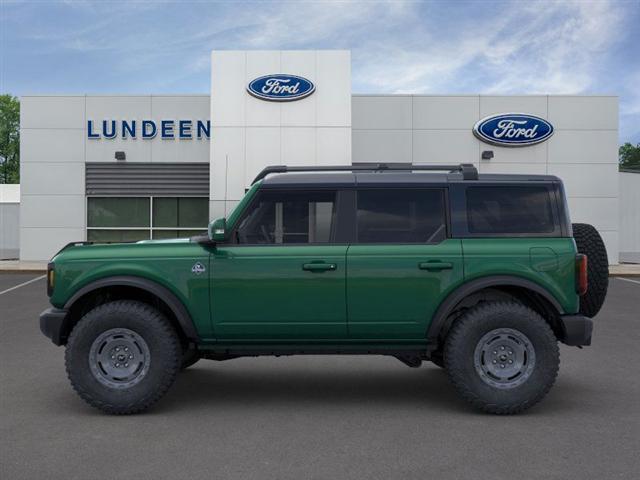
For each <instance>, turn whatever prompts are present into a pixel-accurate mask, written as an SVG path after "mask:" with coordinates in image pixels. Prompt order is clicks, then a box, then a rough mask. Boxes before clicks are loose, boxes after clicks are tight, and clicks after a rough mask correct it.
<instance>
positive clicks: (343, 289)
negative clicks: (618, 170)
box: [51, 182, 579, 349]
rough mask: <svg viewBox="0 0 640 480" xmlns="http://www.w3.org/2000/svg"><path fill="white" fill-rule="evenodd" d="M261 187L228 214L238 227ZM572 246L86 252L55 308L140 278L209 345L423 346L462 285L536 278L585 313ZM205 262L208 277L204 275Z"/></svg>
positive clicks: (473, 243) (62, 257)
mask: <svg viewBox="0 0 640 480" xmlns="http://www.w3.org/2000/svg"><path fill="white" fill-rule="evenodd" d="M259 187H260V182H258V183H257V184H255V185H254V186H253V187H252V188H251V189H250V190H249V192H247V194H246V195H245V197H244V199H243V200H242V201H241V202H240V204H239V205H238V206H237V207H236V209H235V210H234V211H233V212H232V214H231V215H230V216H229V217H228V219H227V222H226V226H227V229H226V230H227V232H230V231H232V229H233V227H234V226H235V224H236V223H237V221H238V220H239V218H240V216H241V215H242V213H243V211H244V210H245V209H246V208H247V207H248V206H249V204H250V202H251V200H252V199H253V197H254V196H255V194H256V192H257V191H258V189H259ZM575 255H576V246H575V242H574V240H573V239H572V238H541V237H538V238H531V237H528V238H525V237H521V238H485V239H481V238H477V239H475V238H465V239H448V240H445V241H443V242H441V243H439V244H436V245H417V244H410V245H401V244H398V245H388V244H387V245H378V244H357V245H356V244H354V245H346V244H344V245H318V244H316V245H302V244H301V245H264V246H250V245H234V244H223V243H219V244H217V245H213V244H199V243H195V242H191V241H189V240H187V239H178V240H163V241H144V242H139V243H133V244H111V245H78V246H71V247H68V248H66V249H64V250H63V251H62V252H61V253H59V254H58V255H57V256H56V257H55V258H54V259H53V261H54V264H55V288H54V291H53V295H52V297H51V303H52V304H53V305H54V306H56V307H58V308H63V307H64V306H65V304H66V303H67V302H68V301H69V299H70V298H71V297H72V296H73V295H74V294H75V293H76V292H77V291H78V290H80V289H81V288H83V287H84V286H86V285H88V284H90V283H91V282H94V281H96V280H100V279H103V278H107V277H113V276H123V275H127V276H134V277H140V278H144V279H147V280H150V281H153V282H156V283H157V284H159V285H162V286H164V287H165V288H167V289H169V290H170V291H171V292H173V293H174V294H175V296H176V297H177V298H178V299H179V300H180V301H182V303H183V304H184V306H185V308H186V309H187V311H188V312H189V314H190V315H191V318H192V320H193V323H194V325H195V327H196V329H197V331H198V333H199V336H200V338H201V339H202V345H201V346H202V347H203V348H210V349H211V348H223V347H224V346H225V345H234V347H237V348H251V347H252V346H258V345H269V344H279V345H284V344H286V345H290V346H295V345H296V344H297V345H302V346H303V345H309V344H314V345H318V346H325V347H326V346H328V345H341V344H342V345H345V344H350V345H354V344H357V345H360V346H361V347H362V346H365V345H371V346H378V347H379V346H383V348H385V347H388V348H392V347H393V348H395V347H394V346H397V345H405V346H406V345H418V346H419V345H422V344H423V343H424V339H425V336H426V332H427V330H428V328H429V325H430V323H431V321H432V317H433V315H434V313H435V312H436V311H437V309H438V307H439V306H440V305H441V304H442V302H443V301H444V300H445V299H446V298H447V296H448V295H449V294H450V293H452V292H453V291H454V290H456V289H457V288H458V287H461V286H463V285H465V284H466V283H468V282H470V281H473V280H475V279H480V278H484V277H489V276H504V275H511V276H516V277H520V278H523V279H526V280H529V281H531V282H534V283H535V284H537V285H538V286H540V287H541V288H543V289H544V290H546V291H547V292H548V293H549V294H550V295H552V296H553V298H555V300H556V301H557V303H558V304H559V305H560V307H561V310H562V312H563V313H567V314H572V313H576V312H577V311H578V307H579V297H578V295H577V294H576V292H575ZM196 262H200V263H201V264H202V265H204V266H205V267H206V271H205V272H194V271H192V267H193V266H194V264H195V263H196Z"/></svg>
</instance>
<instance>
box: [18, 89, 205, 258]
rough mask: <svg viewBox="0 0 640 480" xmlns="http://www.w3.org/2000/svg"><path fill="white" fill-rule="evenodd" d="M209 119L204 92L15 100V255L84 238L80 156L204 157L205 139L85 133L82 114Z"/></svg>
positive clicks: (43, 252)
mask: <svg viewBox="0 0 640 480" xmlns="http://www.w3.org/2000/svg"><path fill="white" fill-rule="evenodd" d="M165 119H166V120H180V119H186V120H188V119H191V120H208V119H209V96H208V95H88V96H87V95H51V96H47V95H44V96H43V95H39V96H25V97H22V99H21V112H20V139H21V140H20V159H21V165H20V178H21V182H22V192H21V225H20V258H21V259H22V260H40V261H42V260H47V259H49V258H51V256H52V255H53V254H54V253H55V252H56V251H57V250H58V249H60V247H62V246H63V245H65V244H66V243H69V242H74V241H81V240H85V239H86V229H85V227H86V202H85V162H113V161H114V160H115V159H114V155H115V152H116V151H124V152H125V153H126V156H127V160H126V161H127V162H204V163H206V162H208V161H209V140H206V139H201V140H198V139H195V138H194V139H189V140H179V139H175V140H163V139H162V138H161V137H160V135H158V136H156V137H155V138H153V139H141V138H137V139H131V138H127V139H123V138H121V137H120V135H118V137H117V138H114V139H106V138H100V139H96V140H94V139H88V138H87V120H94V123H95V124H96V125H101V122H102V120H138V122H141V121H142V120H155V121H156V123H158V124H159V122H160V120H165Z"/></svg>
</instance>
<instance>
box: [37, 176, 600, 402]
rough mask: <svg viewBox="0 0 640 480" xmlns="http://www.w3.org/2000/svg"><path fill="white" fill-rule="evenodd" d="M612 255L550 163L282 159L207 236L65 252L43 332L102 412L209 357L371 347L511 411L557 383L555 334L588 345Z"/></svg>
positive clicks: (149, 392)
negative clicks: (526, 168)
mask: <svg viewBox="0 0 640 480" xmlns="http://www.w3.org/2000/svg"><path fill="white" fill-rule="evenodd" d="M432 171H433V172H432ZM435 171H441V172H442V173H435ZM203 233H204V232H203ZM607 265H608V262H607V255H606V250H605V248H604V244H603V242H602V239H601V238H600V236H599V235H598V233H597V231H596V230H595V229H594V228H593V227H591V226H590V225H586V224H575V225H572V224H571V223H570V220H569V212H568V208H567V201H566V199H565V194H564V187H563V184H562V182H561V181H560V179H558V178H557V177H554V176H546V175H489V174H487V175H478V172H477V170H476V168H475V167H474V166H472V165H467V164H463V165H431V166H402V165H397V166H392V165H386V164H379V165H359V166H358V165H356V166H339V167H286V166H275V167H268V168H266V169H265V170H263V171H262V172H261V173H260V174H259V175H258V177H257V178H256V180H255V181H254V182H253V184H252V187H251V188H250V189H249V190H248V192H247V193H246V195H245V197H244V198H243V199H242V200H241V201H240V203H239V204H238V206H237V207H236V208H235V209H234V210H233V212H232V213H231V214H230V215H229V217H228V218H226V219H225V218H221V219H217V220H215V221H213V222H212V223H211V224H210V225H209V229H208V232H207V233H206V234H203V235H201V236H196V237H193V238H190V239H179V240H172V241H167V240H159V241H154V240H151V241H141V242H137V243H129V244H125V243H122V244H89V243H87V242H79V243H74V244H70V245H67V246H66V247H64V248H63V249H62V250H61V251H60V252H59V253H58V254H56V255H55V256H54V258H53V259H52V260H51V262H50V263H49V266H48V274H47V275H48V276H47V288H48V294H49V296H50V301H51V304H52V305H53V307H52V308H49V309H48V310H46V311H44V312H43V313H42V315H41V316H40V328H41V330H42V332H43V333H44V334H45V335H46V336H47V337H49V338H50V339H51V340H52V341H53V343H54V344H56V345H66V355H65V360H66V369H67V373H68V376H69V379H70V381H71V385H72V386H73V388H74V389H75V390H76V392H77V393H78V394H79V395H80V397H82V398H83V399H84V400H85V401H86V402H88V403H89V404H90V405H92V406H94V407H97V408H99V409H101V410H103V411H105V412H108V413H114V414H130V413H136V412H141V411H143V410H145V409H147V408H149V407H150V406H151V405H153V404H154V403H155V402H156V401H158V400H159V399H160V398H161V397H162V396H163V394H164V393H165V392H166V391H167V390H168V389H169V387H170V386H171V384H172V383H173V381H174V379H175V377H176V375H177V374H178V372H179V371H180V370H181V369H183V368H187V367H188V366H190V365H192V364H194V363H195V362H196V361H198V360H200V359H210V360H229V359H234V358H238V357H245V356H260V355H297V354H340V355H346V354H352V355H371V354H377V355H388V356H392V357H396V358H397V359H399V360H400V361H402V362H403V363H405V364H406V365H408V366H410V367H418V366H420V365H421V363H422V362H423V361H425V360H426V361H431V362H433V363H434V364H436V365H438V366H440V367H443V368H444V369H445V370H446V372H447V374H448V376H449V378H450V380H451V382H452V384H453V386H454V387H455V389H457V390H458V392H459V393H460V394H461V396H462V397H463V398H464V399H466V400H467V401H468V402H469V403H470V404H472V405H473V406H475V407H477V408H479V409H480V410H483V411H485V412H491V413H497V414H512V413H518V412H521V411H523V410H525V409H527V408H529V407H531V406H532V405H534V404H535V403H537V402H538V401H540V400H541V399H542V398H543V397H544V396H545V394H546V393H547V392H548V391H549V389H550V388H551V386H552V385H553V383H554V381H555V379H556V375H557V373H558V367H559V349H558V342H562V343H564V344H566V345H573V346H578V347H581V346H583V345H589V344H590V343H591V334H592V326H593V322H592V320H591V317H593V316H595V314H596V313H597V312H598V310H599V309H600V307H601V306H602V303H603V301H604V297H605V294H606V290H607V282H608V270H607V269H608V267H607ZM587 277H589V285H587Z"/></svg>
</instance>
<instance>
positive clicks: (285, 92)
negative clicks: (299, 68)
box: [247, 73, 316, 102]
mask: <svg viewBox="0 0 640 480" xmlns="http://www.w3.org/2000/svg"><path fill="white" fill-rule="evenodd" d="M315 89H316V86H315V85H314V84H313V82H311V80H307V79H306V78H303V77H298V76H297V75H287V74H284V73H278V74H274V75H265V76H264V77H258V78H256V79H255V80H253V81H252V82H251V83H249V85H247V91H248V92H249V93H250V94H251V95H253V96H254V97H257V98H260V99H262V100H273V101H276V102H291V101H293V100H300V99H301V98H304V97H308V96H309V95H311V94H312V93H313V92H314V91H315Z"/></svg>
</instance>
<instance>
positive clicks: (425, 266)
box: [418, 261, 453, 272]
mask: <svg viewBox="0 0 640 480" xmlns="http://www.w3.org/2000/svg"><path fill="white" fill-rule="evenodd" d="M418 268H419V269H420V270H429V271H430V272H436V271H439V270H451V269H452V268H453V263H451V262H438V261H435V262H433V261H431V262H421V263H419V264H418Z"/></svg>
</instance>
